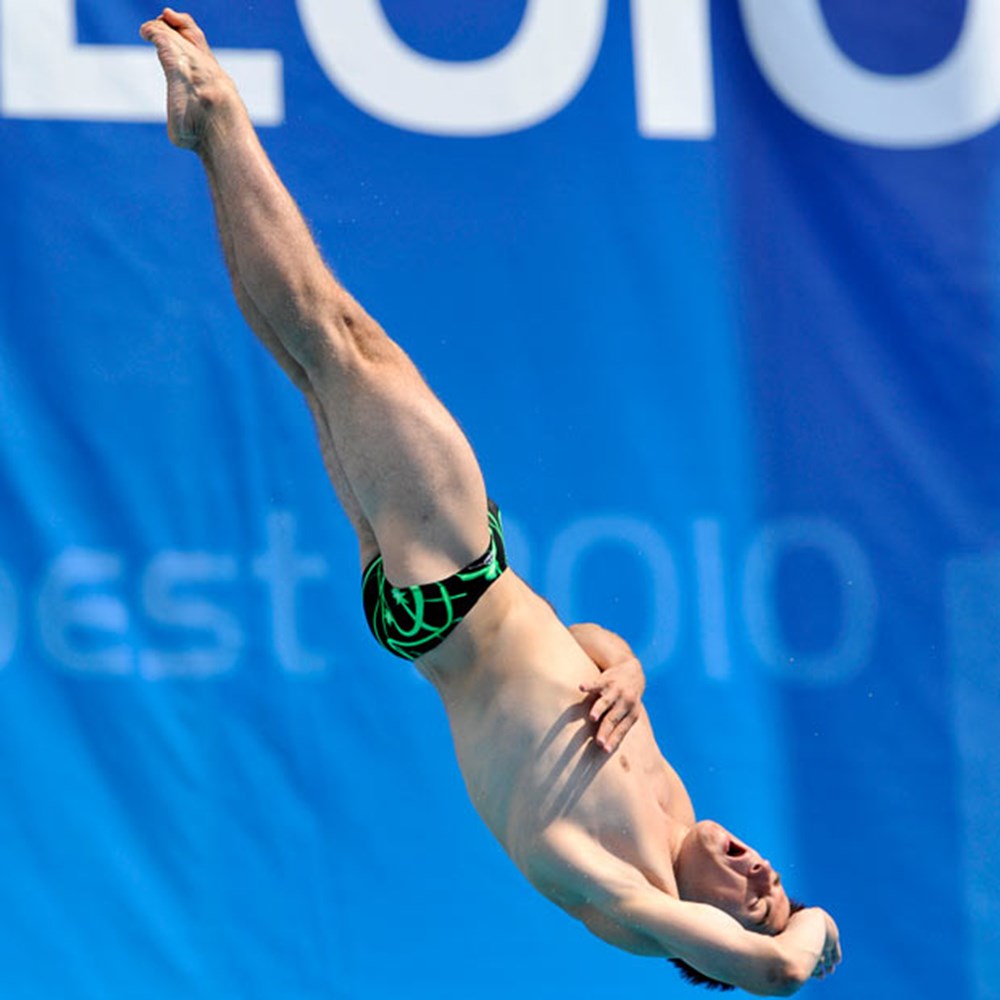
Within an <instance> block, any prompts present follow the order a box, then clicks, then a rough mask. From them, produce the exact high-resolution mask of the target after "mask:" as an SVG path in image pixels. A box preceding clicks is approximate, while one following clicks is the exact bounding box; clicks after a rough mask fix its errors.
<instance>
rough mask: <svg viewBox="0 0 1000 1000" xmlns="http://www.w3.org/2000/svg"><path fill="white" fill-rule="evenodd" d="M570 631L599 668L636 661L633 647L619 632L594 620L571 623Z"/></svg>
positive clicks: (604, 668) (603, 668) (606, 668)
mask: <svg viewBox="0 0 1000 1000" xmlns="http://www.w3.org/2000/svg"><path fill="white" fill-rule="evenodd" d="M569 631H570V633H571V634H572V636H573V638H574V639H576V641H577V642H578V643H579V644H580V646H581V647H582V649H583V651H584V652H585V653H586V654H587V655H588V656H589V657H590V658H591V659H592V660H593V661H594V663H595V664H596V665H597V668H598V669H599V670H602V671H603V670H608V669H609V668H611V667H615V666H618V665H620V664H622V663H627V662H633V661H634V662H635V663H636V664H638V663H639V661H638V659H636V655H635V653H633V652H632V647H631V646H629V644H628V643H627V642H626V641H625V640H624V639H623V638H622V637H621V636H620V635H618V634H616V633H615V632H611V631H610V630H608V629H606V628H604V627H603V626H601V625H595V624H594V623H593V622H578V623H577V624H576V625H570V627H569Z"/></svg>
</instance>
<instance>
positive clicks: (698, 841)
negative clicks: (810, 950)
mask: <svg viewBox="0 0 1000 1000" xmlns="http://www.w3.org/2000/svg"><path fill="white" fill-rule="evenodd" d="M674 872H675V874H676V876H677V890H678V892H679V893H680V897H681V899H686V900H690V901H691V902H695V903H709V904H711V905H712V906H715V907H718V909H720V910H723V911H724V912H725V913H728V914H729V915H730V916H731V917H732V918H733V919H734V920H737V921H738V922H739V923H740V924H742V925H743V926H744V927H745V928H746V929H747V930H750V931H757V932H759V933H761V934H780V933H781V932H782V931H783V930H784V929H785V927H786V925H787V924H788V920H789V917H790V916H791V914H792V904H791V902H790V901H789V899H788V894H787V893H786V892H785V890H784V887H783V886H782V884H781V876H780V875H779V874H778V873H777V872H776V871H775V870H774V869H773V868H772V867H771V865H770V862H768V861H766V860H765V859H764V858H762V857H761V856H760V855H759V854H758V853H757V852H756V851H755V850H754V849H753V848H752V847H750V846H749V845H748V844H745V843H744V842H743V841H742V840H739V839H738V838H736V837H734V836H733V835H732V834H731V833H730V832H729V831H728V830H726V829H725V828H724V827H722V826H720V825H719V824H718V823H715V822H713V821H712V820H702V821H701V822H700V823H695V825H694V826H693V827H691V829H690V830H689V831H688V832H687V835H686V836H685V837H684V840H683V842H682V843H681V847H680V851H679V852H678V854H677V858H676V861H675V863H674Z"/></svg>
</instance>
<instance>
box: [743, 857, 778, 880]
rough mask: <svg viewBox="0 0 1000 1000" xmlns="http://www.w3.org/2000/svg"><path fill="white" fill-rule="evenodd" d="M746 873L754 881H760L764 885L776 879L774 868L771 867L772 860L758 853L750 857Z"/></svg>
mask: <svg viewBox="0 0 1000 1000" xmlns="http://www.w3.org/2000/svg"><path fill="white" fill-rule="evenodd" d="M746 873H747V875H748V876H749V877H750V878H751V879H753V881H754V882H759V883H761V884H762V885H766V886H769V885H770V884H771V883H772V882H773V881H774V869H773V868H772V867H771V862H770V861H768V860H767V859H766V858H762V857H761V856H760V855H759V854H756V853H753V854H751V855H750V857H749V858H748V864H747V867H746Z"/></svg>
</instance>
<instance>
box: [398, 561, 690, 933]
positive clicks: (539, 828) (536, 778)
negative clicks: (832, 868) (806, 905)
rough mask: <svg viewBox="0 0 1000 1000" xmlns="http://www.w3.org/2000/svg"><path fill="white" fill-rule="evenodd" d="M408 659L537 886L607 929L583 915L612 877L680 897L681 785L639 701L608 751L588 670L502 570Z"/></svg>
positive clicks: (464, 767)
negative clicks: (430, 648) (675, 851)
mask: <svg viewBox="0 0 1000 1000" xmlns="http://www.w3.org/2000/svg"><path fill="white" fill-rule="evenodd" d="M418 665H419V666H420V667H421V669H422V670H423V671H424V672H425V673H426V674H427V675H428V676H429V677H430V679H431V680H432V681H433V682H434V684H435V686H436V687H437V688H438V690H439V692H440V694H441V696H442V698H443V700H444V703H445V707H446V709H447V712H448V718H449V721H450V723H451V729H452V735H453V738H454V742H455V749H456V753H457V756H458V762H459V766H460V768H461V771H462V774H463V777H464V778H465V782H466V786H467V788H468V791H469V795H470V797H471V799H472V801H473V803H474V805H475V806H476V809H477V810H478V811H479V814H480V815H481V816H482V818H483V820H484V821H485V822H486V824H487V826H489V828H490V829H491V831H492V832H493V834H494V835H495V836H496V837H497V839H498V840H499V841H500V843H501V844H502V845H503V846H504V848H505V849H506V851H507V853H508V854H509V855H510V856H511V858H512V860H513V861H514V862H515V864H517V865H518V867H519V868H520V869H521V871H522V872H523V873H524V874H525V875H526V876H527V878H528V879H529V880H530V881H531V882H532V883H533V884H535V886H536V887H537V888H538V889H539V890H540V891H542V892H543V893H544V894H545V895H546V896H548V897H549V898H550V899H552V900H553V902H556V903H557V904H558V905H560V906H562V907H563V908H564V909H567V910H569V911H570V912H571V913H574V915H576V916H579V917H580V918H581V919H583V920H584V921H585V922H586V923H587V924H588V926H591V929H592V930H594V931H595V933H598V934H600V936H602V937H609V936H610V935H611V934H612V931H613V929H612V928H610V927H609V928H606V929H604V931H603V932H602V930H600V929H599V928H598V927H596V926H592V925H591V921H590V920H588V919H587V912H588V911H589V909H590V905H591V904H592V903H594V902H597V900H596V898H595V894H599V893H600V892H602V891H607V888H608V886H607V885H606V883H608V882H609V881H610V882H612V883H613V882H615V881H616V880H625V881H628V880H629V879H636V880H638V881H641V882H643V883H645V884H652V885H654V886H656V887H657V888H659V889H660V890H661V891H664V892H668V893H670V894H671V895H675V896H676V895H677V885H676V881H675V879H674V872H673V864H672V860H671V857H672V852H671V845H672V843H675V842H679V841H678V840H677V838H678V836H679V832H680V831H681V830H682V828H683V827H684V824H685V823H687V825H690V822H693V815H692V816H690V821H688V815H687V814H689V813H690V812H691V806H690V801H689V800H688V798H687V793H686V792H685V790H684V786H683V785H682V784H681V782H680V779H679V778H678V777H677V775H676V773H675V772H674V771H673V769H672V768H671V767H670V765H669V764H668V763H667V762H666V761H665V760H664V758H663V756H662V754H661V753H660V751H659V748H658V747H657V745H656V741H655V739H654V738H653V732H652V729H651V728H650V725H649V721H648V719H647V718H646V715H645V712H643V713H642V716H641V718H640V719H639V720H638V721H637V722H636V724H635V725H634V726H633V728H632V729H631V730H630V731H629V733H628V734H627V736H626V737H625V740H624V741H623V742H622V744H621V746H620V747H619V748H618V750H616V751H615V753H613V754H610V755H609V754H607V753H606V752H605V751H603V750H600V749H599V748H598V747H597V746H596V744H595V743H594V740H593V735H594V724H593V723H592V722H591V721H590V720H589V718H588V716H587V711H588V709H589V706H590V701H589V699H586V697H585V696H584V695H583V694H582V693H581V692H580V687H579V686H580V684H581V683H583V682H585V681H589V680H592V679H593V678H594V677H595V676H596V675H597V674H598V670H597V667H596V666H595V665H594V663H593V662H592V661H591V660H590V658H589V657H588V656H587V655H586V654H585V653H584V652H583V650H582V649H581V648H580V646H579V645H578V644H577V642H576V640H575V639H574V638H573V636H572V635H571V634H570V632H569V631H568V630H567V629H566V628H565V626H563V625H562V623H561V622H560V621H559V620H558V618H557V617H556V616H555V614H554V613H553V612H552V610H551V608H550V607H549V606H548V605H547V604H546V603H545V602H544V601H542V600H541V599H540V598H539V597H538V596H537V595H535V594H534V593H533V592H532V591H531V590H530V588H528V587H527V586H526V585H525V584H523V583H522V582H521V581H520V580H519V579H518V578H517V577H516V576H515V575H514V574H513V573H512V572H511V571H509V570H508V571H507V572H506V573H504V575H503V577H501V578H500V580H498V581H497V582H496V583H495V584H494V585H493V586H492V587H491V588H490V590H489V591H487V593H486V594H485V595H484V596H483V598H482V599H481V600H480V602H479V603H478V604H477V605H476V607H475V608H474V609H473V611H472V612H471V613H470V615H469V616H468V617H467V619H466V620H465V622H463V624H462V625H461V626H460V627H459V629H457V630H456V632H455V633H453V635H452V636H451V637H449V639H448V640H447V641H446V642H445V643H444V644H442V646H441V647H440V648H439V650H437V651H435V652H434V653H432V654H429V655H428V656H427V657H424V659H423V660H422V661H419V664H418ZM602 887H603V888H602ZM616 943H620V944H624V942H616ZM636 944H638V942H636ZM626 946H627V945H626ZM630 950H644V949H640V948H639V947H636V946H633V947H632V948H631V949H630Z"/></svg>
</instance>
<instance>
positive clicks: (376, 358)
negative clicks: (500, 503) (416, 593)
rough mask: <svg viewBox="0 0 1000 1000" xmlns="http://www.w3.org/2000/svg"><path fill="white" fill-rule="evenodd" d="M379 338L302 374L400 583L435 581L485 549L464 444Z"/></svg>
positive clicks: (474, 476)
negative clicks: (307, 377) (306, 376)
mask: <svg viewBox="0 0 1000 1000" xmlns="http://www.w3.org/2000/svg"><path fill="white" fill-rule="evenodd" d="M381 337H382V338H384V339H383V340H380V341H378V342H377V346H376V349H374V350H373V349H371V345H370V344H369V345H366V346H367V349H366V350H364V351H361V350H349V351H347V352H346V354H345V356H342V357H339V358H334V359H332V360H331V363H325V364H321V365H319V366H317V368H316V369H315V370H311V371H310V372H309V377H310V382H311V384H312V386H313V390H314V393H315V396H316V398H317V400H318V402H319V405H320V407H321V409H322V411H323V415H324V417H325V421H326V426H327V428H328V429H329V432H330V437H331V439H332V442H333V447H334V449H335V451H336V455H337V458H338V461H339V464H340V467H341V469H342V470H343V473H344V477H345V479H346V481H347V483H348V484H349V486H350V491H351V495H352V496H353V497H354V498H356V500H357V504H358V507H359V509H360V511H361V512H362V513H363V515H364V518H365V520H366V521H367V523H368V524H370V525H371V528H372V531H373V532H374V536H375V539H376V540H377V544H378V548H379V550H380V551H381V552H382V556H383V559H384V561H385V570H386V575H387V576H388V578H389V580H390V581H391V582H392V583H395V584H398V585H400V586H404V585H408V584H414V583H426V582H428V581H430V580H436V579H441V578H444V577H446V576H449V575H450V574H451V573H454V572H455V571H456V570H458V569H461V568H462V567H463V566H465V565H467V564H468V563H469V562H471V561H472V560H474V559H475V558H477V557H478V556H480V555H481V554H482V553H483V552H484V551H485V549H486V547H487V545H488V544H489V529H488V525H487V506H486V488H485V486H484V484H483V477H482V473H481V472H480V469H479V463H478V462H477V460H476V456H475V454H474V453H473V450H472V447H471V445H470V444H469V442H468V440H467V439H466V437H465V435H464V434H463V433H462V431H461V429H460V428H459V426H458V424H457V422H456V421H455V420H454V418H453V417H452V416H451V414H450V413H449V412H448V411H447V410H446V409H445V407H444V406H443V405H442V403H441V402H440V400H438V398H437V397H436V396H435V395H434V393H433V392H432V391H431V390H430V388H429V387H428V386H427V383H426V382H425V381H424V379H423V377H422V376H421V375H420V373H419V372H418V371H417V369H416V367H415V366H414V365H413V363H412V362H411V361H410V359H409V358H408V357H407V356H406V354H405V353H404V352H403V351H402V350H401V349H400V348H399V347H398V345H396V344H395V343H394V342H392V341H391V340H389V338H388V337H385V335H384V334H381Z"/></svg>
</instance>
